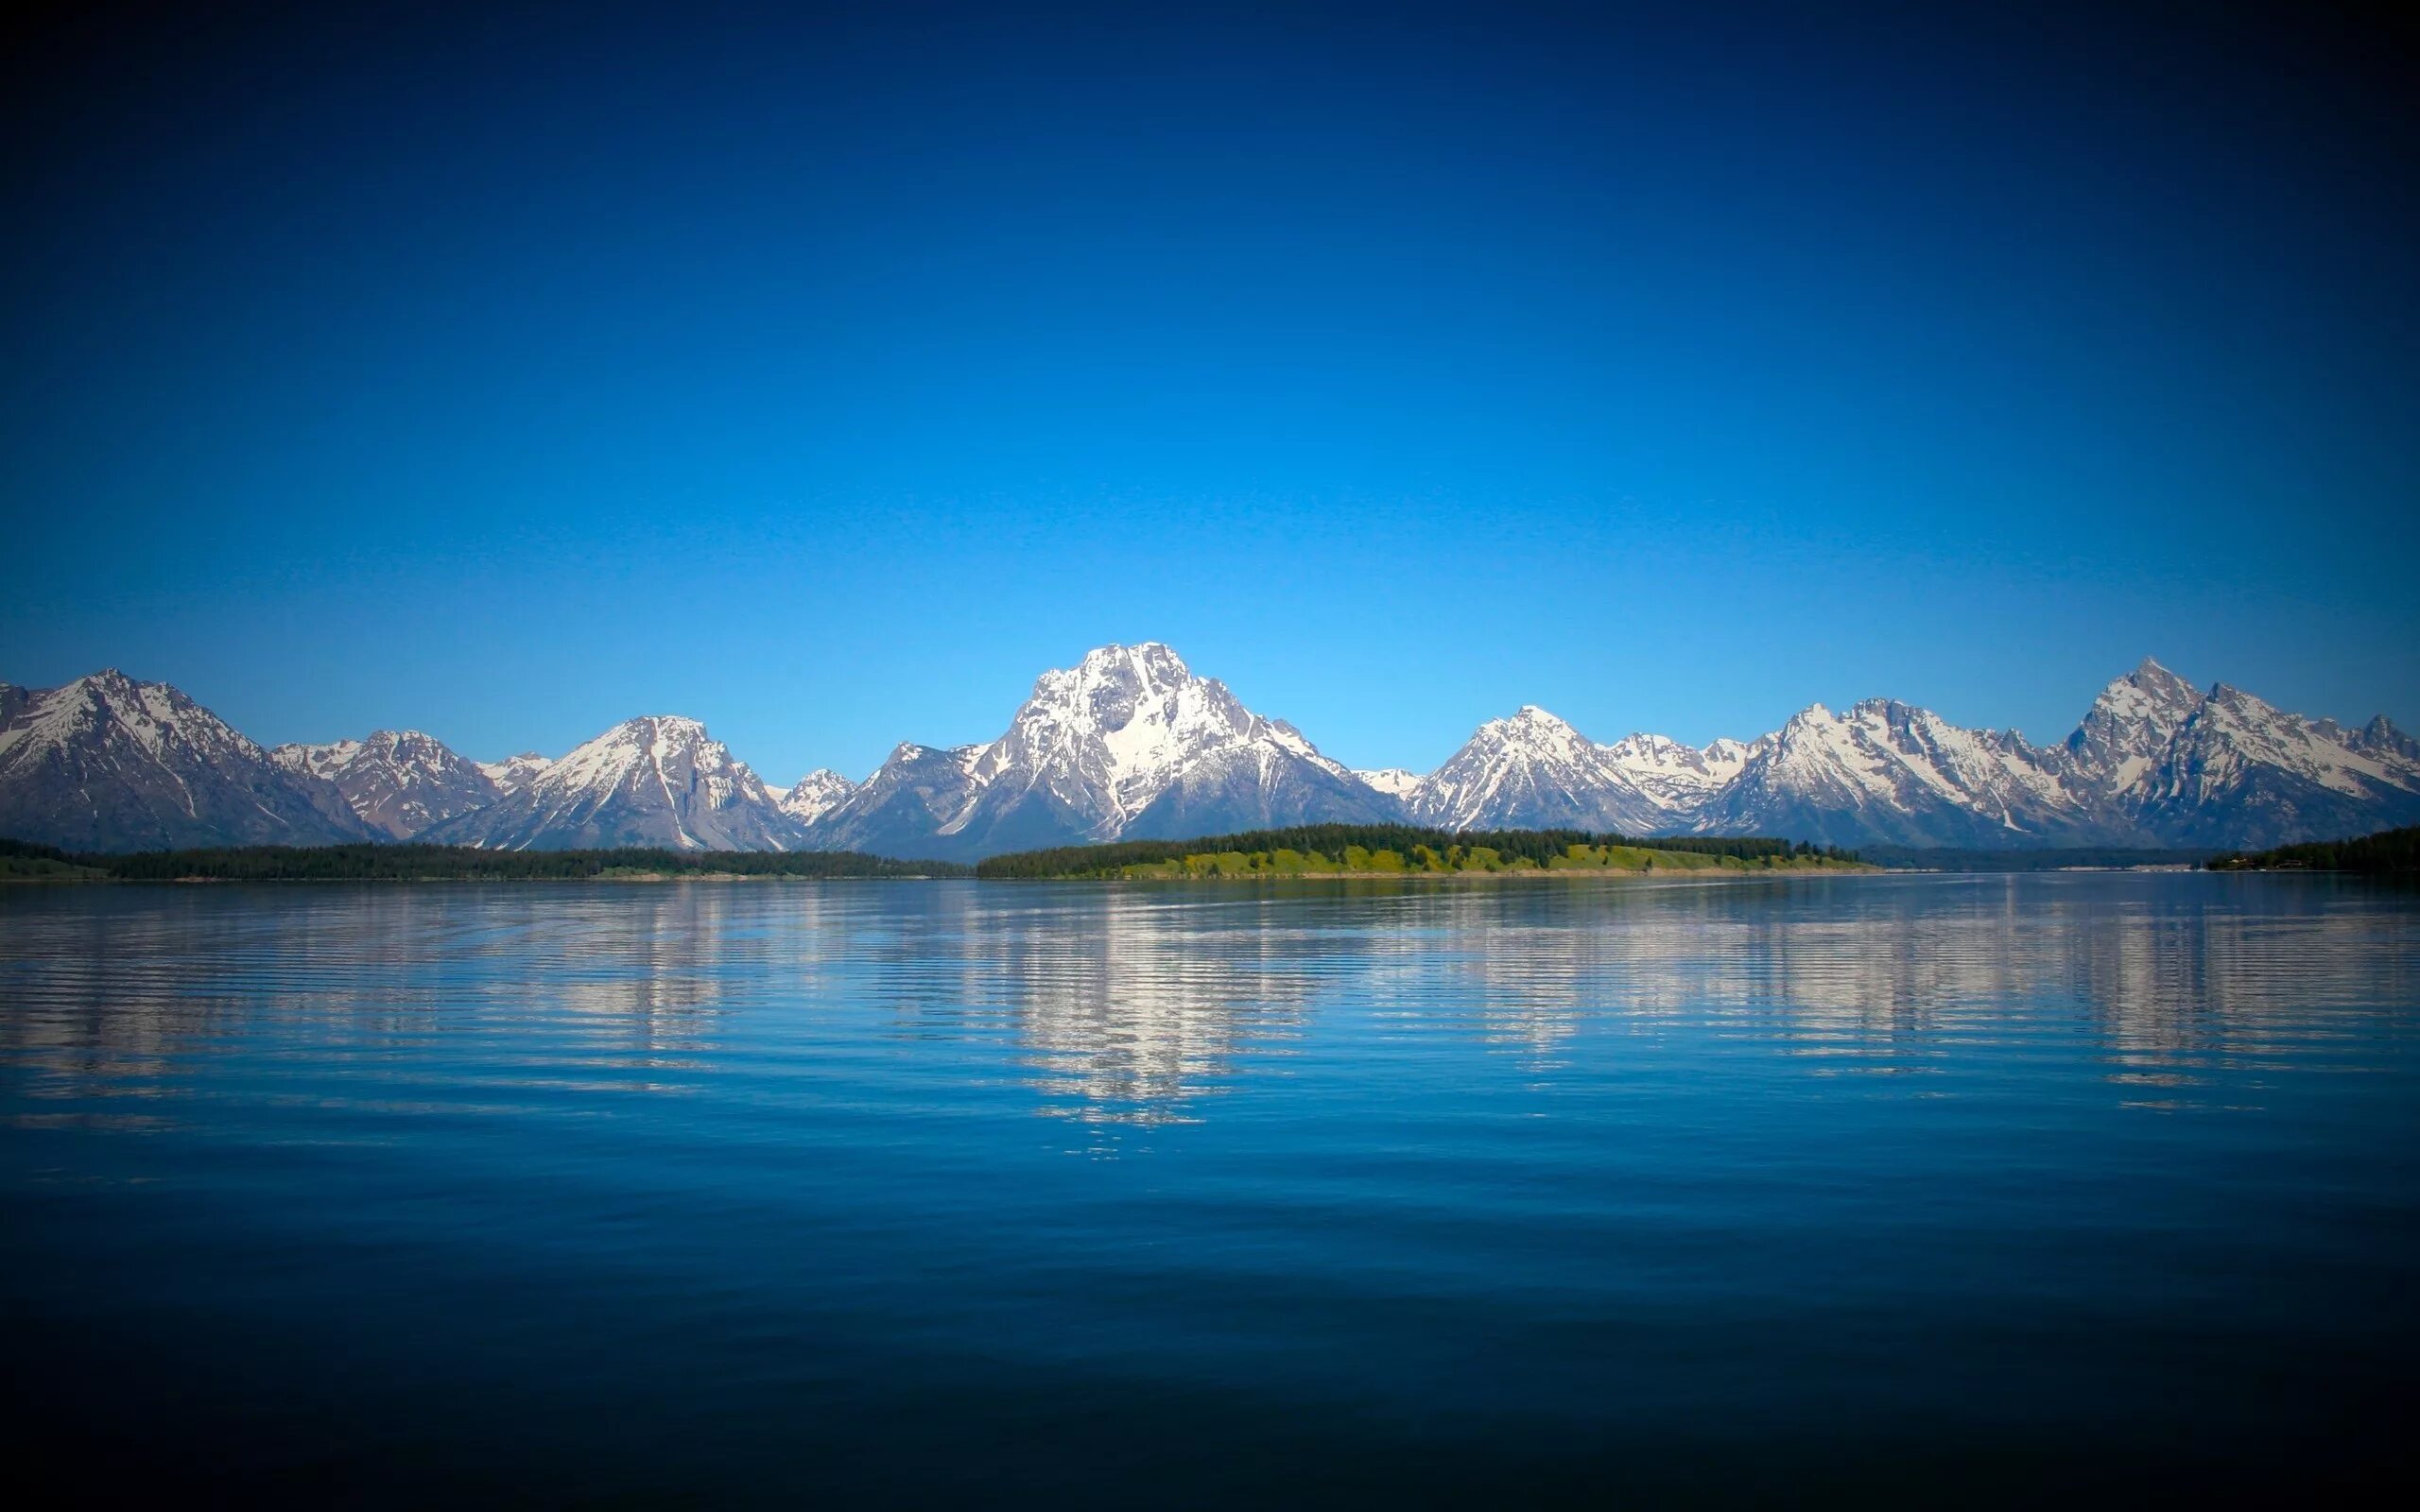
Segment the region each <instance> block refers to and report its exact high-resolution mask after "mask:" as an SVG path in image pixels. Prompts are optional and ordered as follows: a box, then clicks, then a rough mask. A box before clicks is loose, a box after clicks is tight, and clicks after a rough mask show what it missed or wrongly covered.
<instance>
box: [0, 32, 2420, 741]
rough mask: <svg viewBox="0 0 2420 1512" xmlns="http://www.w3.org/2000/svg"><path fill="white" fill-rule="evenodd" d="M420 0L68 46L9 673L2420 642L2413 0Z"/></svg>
mask: <svg viewBox="0 0 2420 1512" xmlns="http://www.w3.org/2000/svg"><path fill="white" fill-rule="evenodd" d="M349 9H354V8H343V7H322V8H309V7H294V8H285V9H273V10H269V11H266V12H261V13H257V14H253V13H247V14H227V15H220V16H218V17H216V18H215V19H199V20H189V21H186V22H182V23H169V24H162V23H160V22H158V21H157V19H156V18H148V19H144V20H143V21H141V23H140V24H137V23H136V21H135V20H134V19H132V18H112V17H109V16H106V15H98V14H95V13H94V12H89V11H88V12H79V15H78V19H76V20H73V21H70V22H66V23H62V24H61V25H59V26H53V27H51V28H50V29H49V30H48V31H47V32H46V33H44V34H43V35H41V36H39V37H37V38H35V39H33V40H31V41H29V42H28V43H26V45H25V46H24V47H22V48H20V49H18V50H17V56H16V58H15V60H14V67H15V69H16V70H17V74H16V77H13V78H12V79H11V80H10V85H11V87H10V89H9V99H8V102H7V104H6V106H5V109H6V110H7V112H9V128H8V142H9V146H8V148H7V153H6V159H5V165H6V177H5V180H0V186H4V187H5V194H6V196H7V200H6V203H7V206H8V211H9V214H8V216H7V224H8V227H9V231H8V234H7V235H6V237H5V238H4V239H0V259H5V261H0V274H4V275H5V278H6V289H7V293H6V296H5V306H4V307H5V311H6V317H5V318H6V321H7V327H6V340H7V343H8V346H7V350H8V352H9V359H10V360H9V362H8V364H7V366H6V370H5V374H4V375H0V384H5V395H6V400H5V413H0V439H5V445H6V449H7V450H6V455H7V458H8V466H7V468H6V470H5V473H0V513H5V524H6V531H5V541H6V542H7V544H8V547H9V558H10V566H9V574H8V581H9V593H7V595H6V596H5V599H0V679H7V680H10V681H16V682H22V683H35V684H42V683H51V682H57V681H60V680H62V679H66V678H69V677H73V676H75V675H77V674H78V673H80V672H84V671H88V670H91V669H93V668H95V667H98V666H101V665H104V664H116V665H121V666H123V667H125V668H126V669H127V670H128V671H130V672H131V673H134V674H136V675H138V676H142V677H147V678H160V679H168V680H171V681H174V682H176V683H178V684H179V685H181V686H182V687H184V688H185V689H186V690H187V691H189V692H191V693H192V694H194V695H195V696H197V697H199V698H200V699H201V700H202V701H203V702H205V703H207V704H210V705H211V706H213V707H214V708H216V709H217V710H218V711H220V712H221V713H224V714H226V715H228V716H229V717H230V718H232V719H233V720H234V721H235V722H236V723H237V724H238V725H239V726H240V727H242V728H243V729H245V730H247V731H249V732H251V733H252V734H253V735H255V736H256V737H258V738H261V739H263V740H265V741H271V742H274V741H278V740H286V739H299V738H332V737H335V736H337V735H342V734H352V733H359V732H362V731H366V730H370V729H372V728H373V727H377V726H382V725H408V726H415V727H419V728H422V729H425V730H430V731H432V732H434V733H436V734H437V735H439V736H440V737H441V738H442V739H445V740H447V741H449V742H451V743H453V744H454V745H456V746H458V747H460V748H462V749H463V750H465V751H466V752H468V753H470V754H473V755H477V756H483V757H485V756H493V755H499V754H502V753H504V752H507V751H510V750H518V749H521V748H524V747H538V748H540V749H544V750H547V751H560V750H562V749H563V748H565V747H569V746H570V745H572V744H574V743H575V742H577V741H579V740H580V739H583V738H585V737H587V736H588V735H591V734H593V733H595V732H596V730H599V729H601V728H603V727H604V726H605V725H607V724H609V723H611V722H612V721H614V720H615V719H618V718H621V717H624V716H627V715H630V714H632V713H649V712H677V713H692V714H695V715H697V716H699V717H700V718H703V719H704V720H706V721H707V723H708V724H709V725H710V726H711V727H712V729H713V730H714V731H715V732H716V733H717V735H719V736H720V737H722V738H723V739H725V740H727V741H729V742H730V743H731V745H732V746H733V747H734V748H735V750H736V751H737V752H738V753H739V754H740V755H741V756H742V757H744V758H746V759H748V760H750V761H751V762H752V763H753V764H754V765H757V766H758V767H759V768H760V769H761V770H763V771H764V772H765V774H766V776H767V777H768V778H769V780H773V781H777V782H787V781H788V780H790V779H791V778H793V777H795V776H796V775H797V774H798V772H799V771H800V770H802V769H803V768H804V767H806V766H808V765H824V764H828V765H835V766H838V767H839V768H840V769H841V770H843V771H846V772H848V773H850V774H852V775H861V774H862V773H864V772H865V771H866V770H867V769H869V768H870V767H872V766H873V765H874V764H875V763H876V762H877V761H878V760H879V759H880V758H881V756H882V754H883V753H884V752H885V751H886V750H887V749H888V748H889V747H890V746H891V745H892V744H893V743H895V742H897V741H899V740H901V739H916V740H922V741H926V742H932V743H949V742H957V741H962V740H974V739H982V738H988V737H989V736H992V735H994V734H996V733H997V732H998V731H999V730H1000V729H1001V728H1002V726H1003V725H1004V724H1005V722H1006V720H1007V718H1008V716H1009V714H1010V713H1011V710H1012V709H1013V707H1014V706H1015V704H1016V703H1017V701H1018V700H1019V699H1020V698H1021V697H1022V696H1023V695H1024V694H1025V692H1026V690H1027V688H1028V686H1029V683H1030V681H1031V679H1032V678H1033V676H1034V675H1035V674H1036V673H1037V672H1039V671H1040V670H1042V669H1043V668H1044V667H1046V666H1052V665H1063V664H1066V663H1067V662H1069V661H1070V660H1071V659H1073V658H1074V657H1076V656H1078V655H1080V653H1081V652H1082V651H1083V650H1084V649H1085V648H1086V647H1087V646H1089V645H1093V644H1099V643H1102V642H1107V641H1112V640H1137V639H1146V638H1150V639H1159V640H1165V641H1167V642H1169V643H1170V644H1174V645H1175V646H1176V647H1177V648H1178V649H1179V650H1180V651H1181V652H1183V653H1184V655H1185V656H1186V658H1187V659H1188V660H1189V661H1191V662H1192V663H1193V664H1194V665H1195V667H1196V668H1197V669H1198V670H1201V671H1203V672H1206V673H1209V674H1212V675H1215V676H1219V677H1222V678H1224V679H1226V680H1227V681H1228V682H1229V683H1230V684H1231V685H1232V686H1233V687H1234V688H1235V689H1236V692H1237V693H1238V694H1239V695H1240V696H1243V697H1244V699H1245V700H1246V701H1247V702H1248V703H1250V704H1252V705H1253V707H1255V708H1258V709H1260V710H1262V711H1264V712H1266V713H1273V714H1277V715H1281V716H1284V717H1288V718H1291V719H1293V720H1294V721H1295V722H1296V723H1298V724H1300V725H1302V726H1303V727H1304V728H1305V731H1306V732H1307V733H1309V734H1310V735H1311V737H1312V738H1313V739H1314V740H1316V741H1318V742H1320V743H1321V744H1322V747H1325V748H1327V749H1328V750H1330V751H1331V752H1332V753H1334V754H1335V755H1337V756H1339V757H1340V758H1342V759H1344V760H1347V761H1349V762H1352V763H1354V764H1356V765H1411V766H1416V767H1423V768H1425V767H1426V766H1428V765H1433V764H1434V763H1436V762H1437V761H1439V760H1441V759H1443V757H1444V756H1445V755H1446V754H1448V753H1449V752H1450V751H1451V750H1452V749H1453V748H1454V747H1455V746H1457V745H1458V744H1459V743H1460V742H1461V740H1462V738H1463V737H1464V736H1465V735H1466V734H1467V733H1468V731H1469V730H1470V728H1471V727H1472V726H1473V725H1474V724H1476V723H1477V722H1478V721H1479V720H1480V719H1483V718H1486V717H1489V716H1492V715H1495V714H1499V713H1507V712H1509V711H1510V710H1511V709H1513V707H1515V706H1517V705H1519V704H1521V703H1525V702H1535V703H1540V704H1544V705H1545V706H1547V707H1548V708H1550V709H1553V710H1555V711H1557V712H1558V713H1563V714H1564V715H1565V716H1567V717H1569V718H1571V719H1572V720H1573V721H1574V722H1575V723H1577V724H1579V725H1580V726H1581V728H1582V729H1583V730H1588V731H1589V732H1590V733H1592V734H1595V735H1597V736H1599V738H1603V739H1611V738H1614V737H1616V736H1617V735H1619V734H1621V733H1623V732H1625V731H1628V730H1633V729H1650V730H1661V731H1665V732H1668V733H1670V734H1673V735H1677V736H1680V737H1683V738H1685V739H1689V740H1693V741H1694V740H1703V739H1706V738H1709V737H1712V736H1714V735H1718V734H1737V735H1750V734H1754V733H1755V732H1757V731H1759V730H1767V729H1770V728H1772V727H1773V726H1774V725H1776V724H1778V723H1779V722H1780V721H1781V720H1782V719H1783V718H1785V717H1786V716H1787V715H1788V714H1789V713H1790V712H1791V711H1792V710H1794V709H1796V708H1798V707H1800V706H1802V705H1804V704H1805V703H1806V702H1808V701H1810V700H1813V699H1818V698H1821V699H1824V700H1826V701H1829V702H1833V703H1835V704H1838V703H1841V702H1845V701H1848V700H1851V699H1854V698H1857V697H1858V696H1865V695H1869V694H1876V693H1888V694H1891V695H1893V696H1900V697H1905V698H1909V699H1911V700H1914V701H1918V702H1922V703H1926V704H1928V705H1930V706H1932V707H1934V708H1937V709H1939V710H1941V711H1942V712H1943V713H1945V714H1947V715H1949V716H1951V717H1952V718H1955V719H1958V720H1961V721H1963V722H1967V723H1977V724H1985V723H1988V724H1996V725H2007V724H2014V725H2017V726H2020V727H2021V728H2023V729H2024V730H2026V731H2027V732H2028V733H2029V734H2031V735H2033V736H2035V737H2037V738H2050V737H2055V736H2057V735H2060V734H2064V733H2065V731H2066V730H2067V729H2068V728H2069V727H2070V726H2071V725H2072V723H2073V721H2074V719H2075V718H2076V716H2077V715H2078V714H2079V713H2082V711H2083V707H2084V705H2085V703H2086V702H2087V701H2088V699H2089V698H2090V696H2091V695H2092V693H2093V692H2094V691H2095V690H2096V689H2097V688H2098V687H2099V686H2100V683H2101V682H2103V681H2105V680H2106V679H2108V678H2110V677H2111V676H2113V675H2115V674H2117V673H2118V672H2121V671H2123V670H2125V669H2126V668H2128V667H2129V666H2131V665H2132V664H2133V663H2134V662H2135V661H2136V660H2138V659H2139V658H2140V657H2142V656H2143V655H2144V654H2146V653H2152V654H2156V655H2157V656H2159V657H2160V658H2161V659H2162V660H2163V661H2165V662H2169V664H2170V665H2171V666H2174V667H2176V668H2177V669H2178V670H2179V671H2181V672H2184V673H2185V674H2187V676H2189V677H2192V678H2195V679H2200V680H2203V681H2205V682H2206V681H2209V680H2212V679H2225V680H2228V681H2233V682H2237V683H2239V684H2241V685H2243V686H2246V687H2248V688H2251V689H2252V690H2254V691H2255V692H2257V693H2260V694H2262V695H2264V696H2269V697H2272V698H2273V699H2275V700H2277V701H2279V702H2282V703H2285V704H2287V705H2288V706H2290V707H2293V708H2298V709H2301V710H2304V711H2306V712H2308V713H2330V714H2335V715H2338V716H2340V717H2352V718H2359V717H2365V716H2367V715H2368V714H2370V713H2376V712H2378V711H2381V710H2383V711H2385V712H2387V713H2390V714H2393V715H2394V716H2396V717H2397V718H2398V719H2401V720H2403V721H2405V722H2406V723H2411V721H2412V717H2413V716H2414V715H2420V594H2415V593H2414V592H2413V585H2414V573H2413V568H2414V565H2415V563H2414V545H2415V539H2420V527H2415V524H2414V519H2415V516H2420V280H2415V279H2414V277H2413V270H2414V269H2415V268H2420V237H2415V227H2416V226H2420V172H2415V169H2416V168H2420V129H2415V120H2414V114H2413V109H2414V108H2413V106H2412V104H2411V100H2410V99H2409V98H2408V92H2407V91H2406V90H2405V89H2404V88H2403V87H2402V86H2403V84H2404V82H2405V81H2406V80H2408V78H2409V77H2411V75H2410V72H2409V64H2410V61H2411V51H2410V44H2411V36H2410V33H2409V32H2401V33H2388V32H2378V31H2373V30H2369V29H2367V28H2366V24H2362V23H2354V22H2342V23H2337V24H2333V25H2321V24H2319V23H2316V22H2313V21H2312V20H2310V18H2309V15H2308V12H2307V11H2305V10H2297V11H2294V12H2290V13H2281V15H2283V14H2290V15H2291V17H2292V19H2291V20H2290V21H2285V20H2280V21H2278V22H2276V23H2274V24H2270V25H2262V24H2260V23H2258V22H2256V21H2253V20H2247V19H2244V18H2243V17H2242V16H2241V15H2232V16H2229V17H2219V16H2214V15H2211V14H2208V13H2206V9H2216V8H2206V9H2195V8H2185V7H2179V8H2176V9H2174V10H2173V11H2172V12H2169V14H2167V15H2166V17H2165V19H2162V18H2161V17H2159V16H2157V15H2153V14H2146V15H2144V16H2142V17H2140V18H2136V19H2131V20H2122V21H2113V20H2110V19H2108V18H2107V17H2106V16H2103V17H2100V18H2097V19H2096V18H2088V17H2077V18H2073V19H2066V20H2061V19H2058V18H2056V17H2045V16H2042V15H2038V14H2035V13H2032V12H2031V11H2030V10H2027V9H2025V8H2008V9H2007V13H2005V14H2001V15H1997V16H1985V17H1979V18H1975V17H1969V18H1962V19H1960V20H1957V21H1955V22H1951V21H1947V20H1945V19H1943V18H1941V17H1938V16H1936V15H1934V14H1932V13H1931V12H1932V11H1933V10H1935V9H1940V8H1922V7H1916V8H1908V9H1880V10H1874V11H1869V12H1863V13H1859V14H1854V15H1852V14H1851V13H1849V12H1845V11H1841V12H1834V13H1832V14H1830V15H1829V16H1827V17H1824V18H1822V19H1817V18H1812V17H1807V16H1800V17H1797V18H1795V19H1792V18H1790V17H1789V14H1788V13H1787V12H1782V11H1774V12H1757V11H1750V10H1741V11H1733V12H1724V13H1720V14H1714V13H1711V12H1709V13H1693V14H1692V15H1690V16H1689V17H1688V19H1686V20H1682V19H1678V18H1677V16H1676V15H1675V14H1674V13H1673V12H1677V11H1681V10H1690V9H1692V8H1670V9H1668V11H1667V12H1666V13H1663V14H1660V15H1658V14H1655V13H1652V12H1646V13H1641V14H1639V15H1636V16H1626V15H1622V14H1618V13H1613V12H1608V11H1604V10H1601V9H1584V8H1574V9H1564V10H1555V9H1529V10H1518V9H1508V8H1503V7H1485V8H1474V9H1469V10H1466V11H1462V12H1460V13H1456V12H1453V11H1446V10H1437V11H1419V10H1406V9H1400V8H1388V9H1386V10H1384V11H1364V12H1359V13H1356V12H1353V11H1348V10H1331V11H1325V12H1312V11H1308V10H1306V9H1303V8H1297V7H1285V8H1272V9H1268V10H1265V11H1254V10H1252V9H1234V8H1220V9H1219V10H1217V11H1215V12H1211V11H1205V12H1201V13H1197V14H1195V15H1192V16H1189V17H1188V16H1185V15H1182V14H1180V13H1178V12H1176V11H1173V10H1169V9H1165V8H1159V7H1150V6H1131V5H1130V6H1124V7H1117V8H1104V9H1099V10H1096V11H1091V12H1083V11H1065V12H1061V13H1058V14H1057V15H1055V16H1052V17H1050V18H1047V19H1045V18H1043V17H1041V16H1039V15H1038V14H1036V13H1032V12H1029V13H1027V14H1026V15H1024V16H1022V17H1011V16H1008V15H1006V14H994V15H991V16H990V17H988V18H987V16H986V14H985V11H984V10H982V9H971V10H964V11H952V10H950V9H941V8H930V7H920V6H914V5H908V6H900V7H893V6H859V7H853V8H849V9H845V10H837V11H834V12H831V13H829V14H827V15H824V16H821V17H818V16H813V15H805V14H793V15H780V14H779V13H778V12H775V13H772V15H771V16H770V18H769V15H768V13H767V12H741V11H727V10H724V9H719V8H717V7H715V6H712V5H704V4H689V5H683V6H679V7H676V8H667V9H665V10H664V11H662V12H659V13H658V14H657V15H655V16H654V17H652V18H650V17H649V16H648V14H647V13H646V12H644V11H639V10H634V9H613V8H582V9H580V10H579V11H577V12H574V11H563V12H559V13H556V14H554V15H552V16H549V15H548V14H547V13H545V12H541V11H527V12H511V11H500V12H499V11H491V12H490V13H488V14H486V15H485V16H483V17H481V18H478V19H469V18H464V17H455V18H450V19H429V18H425V17H415V18H406V17H391V18H388V19H386V20H383V21H378V22H374V23H370V22H363V21H360V20H358V19H356V18H345V19H341V20H340V19H337V18H336V17H334V16H331V15H328V14H325V13H324V12H326V11H333V10H349ZM987 9H988V8H987ZM999 9H1001V10H1003V11H1005V10H1006V9H1011V8H999Z"/></svg>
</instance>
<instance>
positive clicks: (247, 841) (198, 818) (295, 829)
mask: <svg viewBox="0 0 2420 1512" xmlns="http://www.w3.org/2000/svg"><path fill="white" fill-rule="evenodd" d="M0 717H5V723H0V834H7V835H11V836H13V837H15V838H17V839H21V840H36V841H40V842H42V843H43V844H47V845H58V846H65V847H67V848H68V849H70V850H86V851H142V850H158V849H164V848H171V847H177V846H202V845H328V844H333V843H335V842H337V841H342V840H359V839H365V838H367V837H368V835H369V833H370V832H369V831H368V829H367V828H366V827H365V826H364V825H363V824H362V823H361V821H360V820H359V819H357V818H355V817H354V813H353V810H352V809H351V808H350V807H348V806H347V805H346V803H345V801H344V799H343V797H342V796H341V795H340V794H339V793H338V792H337V789H336V787H335V786H334V785H333V784H331V783H328V782H321V781H320V780H319V779H318V778H315V777H313V776H310V775H309V774H307V773H297V772H290V771H288V770H286V769H285V768H284V767H282V766H280V765H278V764H277V763H276V762H274V761H272V760H271V759H270V758H269V754H268V752H267V751H265V750H263V749H261V747H259V746H257V745H255V744H253V743H252V742H251V740H249V739H247V738H245V737H244V736H243V735H240V734H238V733H236V731H235V730H233V729H232V728H230V727H229V726H228V724H227V723H226V721H224V720H222V719H220V718H219V717H218V716H217V715H216V714H214V713H211V712H210V711H209V710H207V709H205V708H203V707H202V706H201V705H199V704H198V703H196V702H194V701H193V700H192V699H191V698H188V697H186V696H184V695H183V694H182V693H181V692H179V691H178V690H177V689H175V688H172V687H170V686H169V685H168V684H166V683H164V682H137V681H135V680H134V679H131V678H130V677H128V676H127V675H126V674H124V673H123V672H120V671H118V670H116V669H115V668H111V669H110V670H108V671H105V672H95V673H94V674H92V675H91V676H89V677H82V678H78V679H76V680H75V681H73V682H70V683H68V684H66V685H65V686H63V687H58V688H52V689H50V690H48V691H47V692H35V691H33V690H31V689H21V688H10V689H9V690H8V692H7V693H6V694H5V695H0Z"/></svg>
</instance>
